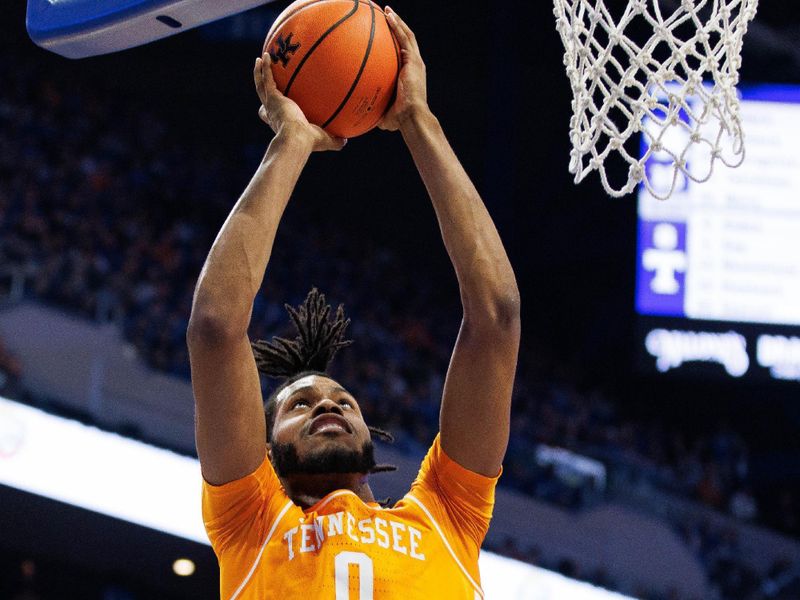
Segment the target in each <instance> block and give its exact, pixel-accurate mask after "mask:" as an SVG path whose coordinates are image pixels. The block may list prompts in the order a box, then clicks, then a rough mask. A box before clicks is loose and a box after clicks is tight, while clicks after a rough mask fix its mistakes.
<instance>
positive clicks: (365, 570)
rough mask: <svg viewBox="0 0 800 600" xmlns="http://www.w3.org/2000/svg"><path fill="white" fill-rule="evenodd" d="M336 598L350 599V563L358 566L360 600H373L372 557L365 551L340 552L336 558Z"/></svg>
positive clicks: (341, 599)
mask: <svg viewBox="0 0 800 600" xmlns="http://www.w3.org/2000/svg"><path fill="white" fill-rule="evenodd" d="M334 565H335V573H336V600H350V565H356V566H357V567H358V600H372V580H373V574H372V559H371V558H370V557H369V556H367V555H366V554H364V553H363V552H339V554H337V555H336V558H335V559H334Z"/></svg>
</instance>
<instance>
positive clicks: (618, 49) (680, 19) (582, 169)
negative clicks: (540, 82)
mask: <svg viewBox="0 0 800 600" xmlns="http://www.w3.org/2000/svg"><path fill="white" fill-rule="evenodd" d="M553 2H554V5H555V9H554V12H555V15H556V20H557V29H558V32H559V34H560V35H561V39H562V41H563V42H564V47H565V50H566V51H565V53H564V65H565V66H566V68H567V76H568V77H569V81H570V84H571V85H572V91H573V93H574V97H575V99H574V101H573V104H572V108H573V116H572V120H571V121H570V129H571V132H570V136H571V140H572V148H573V149H572V151H571V153H570V156H571V160H570V165H569V171H570V173H573V174H574V175H575V182H576V183H578V182H580V181H582V180H583V179H584V178H585V177H586V176H587V175H588V174H589V173H591V172H592V171H594V170H597V171H599V172H600V177H601V179H602V182H603V187H604V188H605V190H606V191H607V192H608V193H609V194H610V195H611V196H615V197H618V196H623V195H625V194H627V193H629V192H631V191H633V190H634V189H635V187H636V186H637V185H638V184H639V183H640V182H644V185H645V186H646V187H647V190H648V191H649V192H650V193H651V194H652V195H653V196H655V197H657V198H661V199H665V198H668V197H669V196H671V195H672V193H673V191H675V189H676V185H678V184H679V182H683V181H686V178H690V179H692V180H693V181H697V182H703V181H706V180H708V178H709V177H711V174H712V173H713V168H714V163H715V162H716V161H717V160H721V161H722V162H723V163H724V164H726V165H728V166H731V167H734V166H739V165H740V164H741V163H742V161H743V160H744V140H743V132H742V126H741V121H740V118H739V100H738V97H737V94H736V87H735V86H736V84H737V82H738V79H739V74H738V73H739V66H740V64H741V48H742V38H743V36H744V34H745V32H746V31H747V25H748V23H749V22H750V21H751V20H752V19H753V17H754V16H755V14H756V9H757V7H758V0H630V1H628V2H627V6H626V7H625V8H624V13H623V12H622V10H621V9H619V8H618V9H617V10H616V13H617V16H616V18H615V16H614V14H613V13H612V11H611V10H609V9H608V8H607V7H606V4H607V3H608V4H609V5H611V4H615V2H614V0H553ZM616 4H617V5H619V4H620V2H616ZM623 4H625V3H624V2H623ZM620 13H622V14H620ZM626 30H627V31H628V32H629V36H631V37H637V40H638V41H639V43H638V44H637V43H636V42H635V41H634V40H633V39H631V37H628V36H626ZM648 36H649V39H647V37H648ZM640 38H641V39H640ZM704 81H705V82H706V83H705V84H704ZM639 132H642V133H643V136H644V138H643V142H644V145H645V146H646V149H645V151H644V152H643V153H642V156H641V157H640V156H639V153H638V152H635V151H634V152H633V154H635V156H634V155H632V153H631V152H630V146H631V144H628V148H627V149H626V147H625V143H626V142H627V141H628V140H629V139H631V137H632V136H634V135H636V134H638V133H639ZM634 139H635V138H634ZM636 150H638V148H636ZM610 155H616V156H620V157H622V159H624V161H625V162H627V163H628V179H627V182H625V183H624V184H623V185H618V186H616V187H615V185H613V184H612V183H611V182H609V178H608V175H607V174H606V159H607V158H608V157H609V156H610ZM651 158H653V159H654V160H655V159H657V160H658V163H659V165H660V167H661V169H660V171H659V177H658V179H659V181H658V182H657V184H658V185H654V181H653V179H654V178H653V177H652V174H651V173H649V172H648V169H647V168H646V165H647V164H648V160H650V159H651ZM615 160H617V159H615ZM690 162H691V166H690V165H689V163H690ZM664 165H668V166H669V167H670V169H671V171H669V172H668V173H670V174H671V183H670V181H669V180H670V178H669V176H667V177H664V168H663V167H664Z"/></svg>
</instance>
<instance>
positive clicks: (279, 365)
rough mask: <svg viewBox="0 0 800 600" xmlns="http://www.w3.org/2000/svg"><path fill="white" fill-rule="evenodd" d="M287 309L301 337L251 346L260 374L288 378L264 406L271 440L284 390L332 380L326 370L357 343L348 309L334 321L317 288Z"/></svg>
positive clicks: (382, 467)
mask: <svg viewBox="0 0 800 600" xmlns="http://www.w3.org/2000/svg"><path fill="white" fill-rule="evenodd" d="M284 307H285V308H286V311H287V312H288V313H289V317H290V318H291V320H292V323H293V324H294V327H295V329H296V330H297V334H298V335H297V337H296V338H295V339H293V340H289V339H286V338H281V337H274V338H272V341H271V342H268V341H266V340H259V341H257V342H253V343H252V344H251V346H252V348H253V354H254V356H255V359H256V367H258V370H259V372H260V373H262V374H264V375H266V376H267V377H272V378H280V377H283V378H285V379H284V381H283V382H282V383H281V384H280V385H279V386H278V387H277V389H275V391H273V392H272V394H270V396H269V398H268V399H267V401H266V403H265V404H264V418H265V419H266V423H267V439H268V440H271V439H272V428H273V426H274V424H275V413H276V409H277V401H278V395H279V394H280V393H281V391H283V389H284V388H286V387H287V386H288V385H290V384H292V383H294V382H295V381H298V380H299V379H302V378H303V377H307V376H308V375H320V376H322V377H330V375H328V373H327V372H326V371H327V369H328V367H329V365H330V363H331V361H332V360H333V357H334V356H335V355H336V353H337V352H338V351H339V349H340V348H344V347H346V346H349V345H350V344H352V343H353V340H347V339H343V338H344V332H345V329H347V326H348V325H350V319H346V318H345V316H344V306H343V305H341V304H340V305H339V307H338V308H337V309H336V313H334V316H333V319H331V318H330V314H331V306H330V304H327V303H326V302H325V294H320V292H319V290H318V289H317V288H315V287H314V288H311V291H310V292H308V295H307V296H306V299H305V301H304V302H303V303H302V304H301V305H300V306H298V307H297V308H294V307H292V306H290V305H289V304H284ZM367 429H369V432H370V433H371V434H372V435H374V436H376V437H378V438H380V439H381V440H383V441H385V442H389V443H391V442H394V436H393V435H392V434H391V433H389V432H388V431H384V430H383V429H379V428H378V427H372V426H369V425H368V426H367ZM396 470H397V467H396V466H394V465H388V464H379V465H375V466H374V467H372V469H370V473H384V472H388V471H396Z"/></svg>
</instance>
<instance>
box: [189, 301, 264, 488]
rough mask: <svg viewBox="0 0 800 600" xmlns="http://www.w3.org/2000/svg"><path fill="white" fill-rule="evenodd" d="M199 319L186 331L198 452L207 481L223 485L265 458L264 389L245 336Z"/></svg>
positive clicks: (255, 466)
mask: <svg viewBox="0 0 800 600" xmlns="http://www.w3.org/2000/svg"><path fill="white" fill-rule="evenodd" d="M197 317H198V315H196V314H193V316H192V322H191V323H190V325H189V331H188V333H187V343H188V346H189V359H190V363H191V370H192V389H193V391H194V398H195V413H196V414H195V436H196V442H197V453H198V456H199V457H200V465H201V469H202V472H203V478H204V479H205V480H206V481H207V482H208V483H210V484H213V485H221V484H224V483H228V482H230V481H234V480H236V479H240V478H242V477H244V476H245V475H248V474H250V473H253V472H254V471H255V470H256V468H258V466H259V465H260V464H261V462H262V461H263V459H264V456H265V454H266V451H267V450H266V424H265V421H264V409H263V403H262V398H261V385H260V381H259V377H258V370H257V369H256V363H255V359H254V357H253V352H252V349H251V347H250V341H249V339H248V338H247V335H246V334H245V333H243V332H242V333H230V332H225V331H224V330H220V328H216V327H214V326H213V322H211V323H210V322H207V321H206V322H204V321H203V320H201V319H199V318H197Z"/></svg>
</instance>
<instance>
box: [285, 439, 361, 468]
mask: <svg viewBox="0 0 800 600" xmlns="http://www.w3.org/2000/svg"><path fill="white" fill-rule="evenodd" d="M271 448H272V465H273V466H274V467H275V472H276V473H277V474H278V475H279V476H280V477H286V476H287V475H295V474H301V473H302V474H306V475H323V474H327V473H369V472H370V471H371V470H372V468H373V467H374V466H375V448H374V446H373V444H372V441H370V440H368V441H366V442H364V445H363V446H362V447H361V450H360V451H359V450H352V449H350V448H337V447H335V446H334V447H325V448H320V449H319V450H312V451H311V452H309V454H308V455H307V456H304V457H303V458H300V456H299V455H298V453H297V448H296V447H295V445H294V444H280V443H276V442H273V444H272V446H271Z"/></svg>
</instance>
